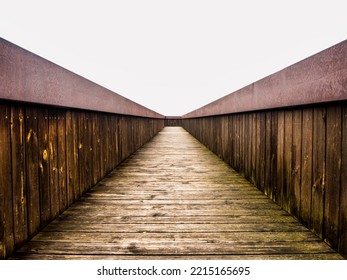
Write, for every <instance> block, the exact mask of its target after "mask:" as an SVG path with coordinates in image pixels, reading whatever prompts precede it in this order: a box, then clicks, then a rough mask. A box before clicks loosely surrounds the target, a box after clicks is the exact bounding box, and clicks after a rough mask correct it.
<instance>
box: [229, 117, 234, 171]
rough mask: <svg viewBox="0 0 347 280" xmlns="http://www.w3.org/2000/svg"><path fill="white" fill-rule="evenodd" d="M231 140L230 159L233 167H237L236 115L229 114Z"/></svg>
mask: <svg viewBox="0 0 347 280" xmlns="http://www.w3.org/2000/svg"><path fill="white" fill-rule="evenodd" d="M229 139H230V140H229V141H230V155H229V161H230V165H231V167H232V168H235V161H234V155H235V145H234V143H235V133H234V115H230V116H229Z"/></svg>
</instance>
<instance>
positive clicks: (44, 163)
mask: <svg viewBox="0 0 347 280" xmlns="http://www.w3.org/2000/svg"><path fill="white" fill-rule="evenodd" d="M38 139H39V183H40V205H41V227H43V226H45V225H47V223H48V222H49V220H50V217H51V199H50V197H51V196H50V188H49V186H50V180H49V171H50V170H49V144H48V110H47V109H43V108H41V109H39V111H38Z"/></svg>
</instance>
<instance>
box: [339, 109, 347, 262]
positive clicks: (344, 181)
mask: <svg viewBox="0 0 347 280" xmlns="http://www.w3.org/2000/svg"><path fill="white" fill-rule="evenodd" d="M346 143H347V105H346V104H344V106H342V161H341V193H340V226H339V228H340V235H339V252H341V254H342V255H343V256H344V257H345V258H347V144H346Z"/></svg>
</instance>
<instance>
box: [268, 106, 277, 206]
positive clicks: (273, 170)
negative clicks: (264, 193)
mask: <svg viewBox="0 0 347 280" xmlns="http://www.w3.org/2000/svg"><path fill="white" fill-rule="evenodd" d="M277 144H278V112H277V111H272V112H271V136H270V146H271V148H270V150H271V155H270V174H271V176H270V179H269V184H270V188H269V197H270V198H271V199H273V200H274V201H275V197H274V194H275V193H277V189H278V186H277V152H278V147H277Z"/></svg>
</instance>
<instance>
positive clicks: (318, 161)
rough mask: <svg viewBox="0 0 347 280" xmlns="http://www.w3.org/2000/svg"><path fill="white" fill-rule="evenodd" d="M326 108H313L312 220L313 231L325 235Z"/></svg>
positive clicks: (321, 235)
mask: <svg viewBox="0 0 347 280" xmlns="http://www.w3.org/2000/svg"><path fill="white" fill-rule="evenodd" d="M325 135H326V109H325V108H323V107H317V108H314V109H313V141H312V143H313V146H312V154H313V155H312V183H313V186H312V201H311V202H312V206H311V209H312V210H311V211H312V212H311V221H312V229H313V231H314V232H315V233H316V234H317V235H319V236H320V237H321V238H322V237H323V212H324V188H325V141H326V139H325V138H326V137H325Z"/></svg>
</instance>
